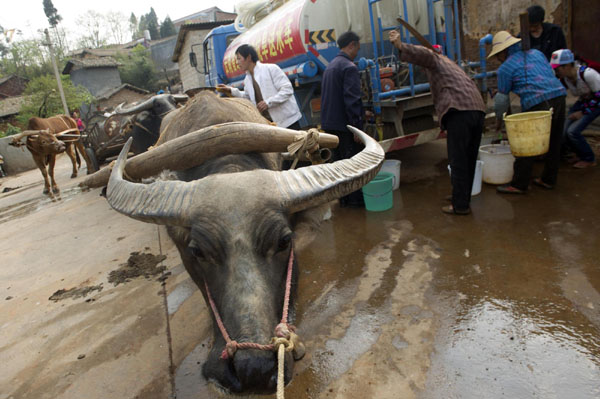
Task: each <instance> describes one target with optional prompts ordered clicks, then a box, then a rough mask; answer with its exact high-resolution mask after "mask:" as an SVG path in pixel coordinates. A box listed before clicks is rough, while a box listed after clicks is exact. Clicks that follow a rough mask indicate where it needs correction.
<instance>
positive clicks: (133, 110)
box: [113, 97, 154, 115]
mask: <svg viewBox="0 0 600 399" xmlns="http://www.w3.org/2000/svg"><path fill="white" fill-rule="evenodd" d="M123 104H125V103H121V104H119V106H118V107H117V109H115V111H114V112H113V114H118V115H133V114H137V113H138V112H142V111H146V110H149V109H152V107H153V106H154V97H151V98H149V99H147V100H146V101H144V102H143V103H141V104H138V105H134V106H133V107H130V108H123Z"/></svg>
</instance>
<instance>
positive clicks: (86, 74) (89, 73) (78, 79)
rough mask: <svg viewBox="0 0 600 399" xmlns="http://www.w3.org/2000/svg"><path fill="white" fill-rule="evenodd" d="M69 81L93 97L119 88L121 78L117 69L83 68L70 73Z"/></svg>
mask: <svg viewBox="0 0 600 399" xmlns="http://www.w3.org/2000/svg"><path fill="white" fill-rule="evenodd" d="M71 81H72V82H73V84H74V85H82V86H83V87H85V88H86V89H88V90H89V91H90V93H92V95H93V96H97V95H98V94H100V93H102V92H103V91H106V90H107V89H111V88H113V87H119V86H121V76H120V75H119V71H118V69H117V67H111V68H85V69H77V70H75V71H71Z"/></svg>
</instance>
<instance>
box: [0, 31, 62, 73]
mask: <svg viewBox="0 0 600 399" xmlns="http://www.w3.org/2000/svg"><path fill="white" fill-rule="evenodd" d="M46 73H52V64H51V63H50V59H49V58H48V54H47V50H46V47H44V45H43V44H42V40H41V39H29V40H19V41H14V42H12V43H11V45H10V47H8V48H7V52H6V54H5V56H4V57H2V58H0V74H1V75H12V74H15V75H19V76H21V77H23V78H27V79H33V78H35V77H38V76H40V75H43V74H46Z"/></svg>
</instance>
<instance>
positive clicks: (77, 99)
mask: <svg viewBox="0 0 600 399" xmlns="http://www.w3.org/2000/svg"><path fill="white" fill-rule="evenodd" d="M61 81H62V85H63V89H64V91H65V97H66V99H67V105H68V107H69V109H78V108H79V107H81V105H82V104H91V103H92V102H93V101H94V97H93V96H92V95H91V94H90V92H89V91H88V90H87V89H86V88H85V87H83V86H73V83H72V82H71V78H70V77H69V76H68V75H62V76H61ZM24 94H25V95H30V96H31V97H30V98H29V100H27V101H26V102H25V103H24V104H23V105H22V106H21V110H20V111H19V116H17V121H19V123H21V124H23V125H26V124H27V121H28V120H29V118H31V117H33V116H39V117H41V118H48V117H50V116H54V115H59V114H62V113H64V110H63V106H62V102H61V99H60V94H59V93H58V86H57V84H56V79H55V78H54V76H53V75H50V74H47V75H43V76H40V77H37V78H35V79H33V80H31V81H30V82H29V83H28V84H27V87H26V88H25V93H24Z"/></svg>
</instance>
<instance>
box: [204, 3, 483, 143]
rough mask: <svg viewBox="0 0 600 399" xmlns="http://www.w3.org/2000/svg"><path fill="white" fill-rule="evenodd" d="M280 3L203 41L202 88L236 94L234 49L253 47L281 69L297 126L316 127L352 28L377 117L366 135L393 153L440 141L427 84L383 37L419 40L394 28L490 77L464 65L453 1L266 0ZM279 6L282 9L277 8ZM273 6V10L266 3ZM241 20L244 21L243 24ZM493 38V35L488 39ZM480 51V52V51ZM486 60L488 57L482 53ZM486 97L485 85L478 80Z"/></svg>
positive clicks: (238, 79)
mask: <svg viewBox="0 0 600 399" xmlns="http://www.w3.org/2000/svg"><path fill="white" fill-rule="evenodd" d="M264 3H265V5H267V6H269V4H268V3H278V6H277V7H276V8H274V9H270V10H268V13H267V15H266V16H264V17H262V18H260V19H259V18H255V19H257V21H256V22H255V23H254V24H253V25H252V26H249V27H244V28H245V29H243V30H244V31H243V32H240V31H239V30H242V29H240V26H239V23H234V24H231V25H224V26H220V27H217V28H214V29H213V30H212V31H210V32H209V33H208V35H207V36H206V38H205V40H204V43H203V50H204V67H205V71H204V72H205V84H206V86H216V85H218V84H219V83H223V84H227V85H231V86H235V87H238V88H241V86H242V84H243V79H244V72H243V71H242V70H241V69H240V67H239V65H238V64H237V61H236V58H235V50H236V49H237V48H238V47H239V46H240V45H242V44H250V45H252V46H254V48H255V49H256V50H257V52H258V55H259V58H260V61H261V62H264V63H275V64H277V65H279V67H281V69H282V70H283V71H284V72H285V73H286V75H287V76H288V78H289V79H290V80H291V82H292V84H293V86H294V92H295V96H296V101H297V102H298V105H299V107H300V110H301V112H302V118H301V120H300V125H301V126H302V127H311V126H318V124H319V122H320V109H321V103H320V90H321V78H322V75H323V72H324V70H325V68H326V67H327V65H328V64H329V62H330V61H331V60H333V58H334V57H335V56H336V55H337V54H338V52H339V48H338V47H337V44H336V40H337V37H338V36H339V35H341V34H342V33H344V32H346V31H348V30H353V31H354V32H356V33H357V34H358V35H359V36H360V37H361V50H360V53H359V55H358V57H357V60H355V61H358V67H359V70H360V72H361V80H362V87H363V93H364V95H363V102H364V105H365V107H366V108H367V109H372V110H373V111H374V114H375V117H374V118H373V120H371V121H369V123H367V124H366V128H365V129H366V131H367V132H368V133H369V134H371V135H372V136H373V137H374V138H376V139H377V140H378V141H379V142H380V144H381V145H382V147H383V148H384V150H386V151H394V150H398V149H401V148H406V147H410V146H414V145H418V144H422V143H425V142H428V141H431V140H435V139H438V138H442V137H445V132H443V131H440V128H439V125H438V122H437V120H435V115H434V108H433V102H432V99H431V94H430V92H429V84H428V83H427V78H426V75H425V73H424V71H423V70H421V69H420V68H419V67H417V66H413V65H409V64H405V63H401V62H400V61H399V60H398V54H397V51H396V49H395V48H394V47H393V45H392V44H391V43H390V42H389V41H388V39H387V37H388V35H387V32H388V31H390V30H392V29H398V30H399V31H400V32H401V38H402V40H403V41H404V42H409V43H416V44H418V41H417V40H416V39H415V38H414V37H412V35H410V34H409V32H408V31H407V30H405V29H403V28H401V27H399V26H398V22H397V18H398V17H401V18H403V19H404V20H405V21H408V22H409V23H410V24H411V25H412V26H413V27H415V28H416V30H417V31H419V33H421V35H422V36H424V37H425V38H426V39H427V40H428V41H429V42H430V43H432V44H441V45H442V48H443V52H444V54H445V55H446V56H448V57H450V58H451V59H453V60H459V62H461V65H464V66H465V67H470V68H474V67H482V72H481V73H479V74H477V75H476V76H475V78H479V79H481V78H485V77H487V76H491V75H493V74H494V73H493V72H491V73H490V72H486V71H485V57H484V58H483V59H482V60H481V61H480V62H471V63H469V62H462V61H461V54H460V38H459V25H458V23H457V18H456V17H455V16H458V7H457V0H287V1H285V0H265V1H264ZM281 3H282V4H281ZM271 6H272V5H271ZM248 19H249V18H246V19H245V20H248ZM490 38H491V37H490ZM484 49H485V47H484ZM483 55H485V51H484V52H483ZM481 87H482V90H483V92H485V80H484V81H483V82H482V85H481Z"/></svg>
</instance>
